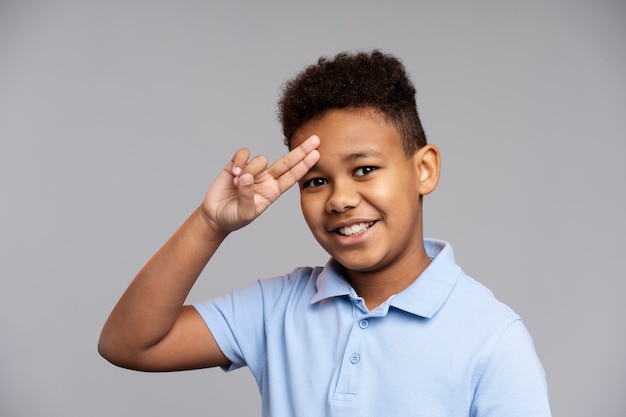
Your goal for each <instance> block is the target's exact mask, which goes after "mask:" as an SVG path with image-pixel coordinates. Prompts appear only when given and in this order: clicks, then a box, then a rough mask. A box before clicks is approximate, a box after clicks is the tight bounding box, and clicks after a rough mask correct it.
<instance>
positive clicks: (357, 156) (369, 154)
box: [342, 149, 383, 162]
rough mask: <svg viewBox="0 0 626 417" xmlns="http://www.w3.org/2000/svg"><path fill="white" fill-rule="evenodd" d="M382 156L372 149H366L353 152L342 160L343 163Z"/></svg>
mask: <svg viewBox="0 0 626 417" xmlns="http://www.w3.org/2000/svg"><path fill="white" fill-rule="evenodd" d="M382 155H383V154H382V153H381V152H378V151H377V150H374V149H366V150H364V151H361V152H354V153H351V154H348V155H346V156H344V157H343V158H342V161H343V162H350V161H354V160H357V159H361V158H380V157H381V156H382Z"/></svg>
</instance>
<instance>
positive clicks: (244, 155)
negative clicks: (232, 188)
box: [227, 148, 250, 177]
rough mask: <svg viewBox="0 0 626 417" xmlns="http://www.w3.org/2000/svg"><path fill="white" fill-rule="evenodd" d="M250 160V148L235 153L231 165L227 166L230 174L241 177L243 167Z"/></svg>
mask: <svg viewBox="0 0 626 417" xmlns="http://www.w3.org/2000/svg"><path fill="white" fill-rule="evenodd" d="M248 158H250V150H249V149H248V148H241V149H239V150H238V151H237V152H235V155H233V157H232V159H231V160H230V163H229V164H228V165H227V171H228V173H229V174H231V175H234V176H235V177H236V176H239V174H241V171H242V170H243V167H244V166H246V164H247V163H248ZM231 164H232V165H231Z"/></svg>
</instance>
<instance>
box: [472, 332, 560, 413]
mask: <svg viewBox="0 0 626 417" xmlns="http://www.w3.org/2000/svg"><path fill="white" fill-rule="evenodd" d="M470 415H471V417H550V415H551V413H550V405H549V402H548V392H547V385H546V380H545V373H544V371H543V367H542V366H541V363H540V362H539V358H538V357H537V354H536V353H535V349H534V345H533V341H532V338H531V336H530V334H529V333H528V331H527V330H526V327H525V326H524V325H523V323H522V321H521V320H515V321H513V322H512V323H511V325H510V326H509V327H508V328H507V329H506V330H505V331H504V332H503V333H502V335H501V337H500V338H499V340H498V342H497V343H496V344H495V346H494V348H493V350H492V352H491V353H490V355H489V356H488V357H487V359H486V361H485V363H484V367H483V369H482V372H480V375H478V381H477V385H476V391H475V395H474V401H473V404H472V409H471V414H470Z"/></svg>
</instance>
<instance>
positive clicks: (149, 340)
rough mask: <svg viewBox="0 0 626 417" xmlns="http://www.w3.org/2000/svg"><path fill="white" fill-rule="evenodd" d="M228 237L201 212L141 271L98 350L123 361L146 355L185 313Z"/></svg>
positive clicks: (111, 318) (108, 324)
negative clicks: (193, 290) (197, 284)
mask: <svg viewBox="0 0 626 417" xmlns="http://www.w3.org/2000/svg"><path fill="white" fill-rule="evenodd" d="M225 237H226V234H225V233H217V232H215V231H214V230H212V229H211V228H210V227H208V225H207V222H206V220H205V219H204V218H203V215H202V213H201V210H200V209H198V210H196V211H194V212H193V214H192V215H191V216H190V217H189V218H188V219H187V220H186V221H185V223H183V225H182V226H181V227H180V228H179V229H178V230H177V231H176V232H175V233H174V235H173V236H172V237H171V238H170V239H169V240H168V241H167V242H166V243H165V245H163V247H161V249H159V251H158V252H157V253H156V254H155V255H154V256H153V257H152V258H151V259H150V260H149V261H148V263H147V264H146V265H145V266H144V267H143V268H142V269H141V271H140V272H139V273H138V274H137V276H136V277H135V279H134V280H133V281H132V283H131V284H130V286H129V287H128V289H127V290H126V291H125V292H124V294H123V295H122V297H121V298H120V300H119V302H118V303H117V305H116V306H115V308H114V309H113V311H112V312H111V314H110V316H109V318H108V320H107V322H106V324H105V325H104V328H103V329H102V333H101V336H100V341H99V345H98V348H99V350H100V352H101V354H102V355H103V356H105V357H106V358H107V359H109V360H111V361H114V362H119V361H120V360H122V361H126V360H128V358H132V357H134V356H138V355H141V354H142V353H143V352H145V351H147V350H149V349H151V348H152V347H153V346H155V345H156V344H158V343H159V341H161V340H162V339H163V338H164V337H165V336H166V335H167V334H168V333H169V331H170V330H171V329H172V326H173V325H174V323H175V321H176V319H177V317H178V315H179V313H180V309H181V307H182V305H183V303H184V302H185V299H186V298H187V295H188V294H189V291H190V290H191V288H192V286H193V285H194V283H195V281H196V280H197V278H198V276H199V275H200V273H201V272H202V269H203V268H204V267H205V265H206V263H207V262H208V261H209V259H210V258H211V256H212V255H213V254H214V253H215V251H216V250H217V248H218V247H219V245H220V244H221V242H222V241H223V240H224V238H225Z"/></svg>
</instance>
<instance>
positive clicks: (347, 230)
mask: <svg viewBox="0 0 626 417" xmlns="http://www.w3.org/2000/svg"><path fill="white" fill-rule="evenodd" d="M373 224H374V223H373V222H372V223H359V224H353V225H352V226H346V227H340V228H339V229H337V231H338V232H339V233H340V234H342V235H345V236H352V235H356V234H357V233H361V232H362V231H364V230H367V229H368V228H369V227H370V226H371V225H373Z"/></svg>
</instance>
